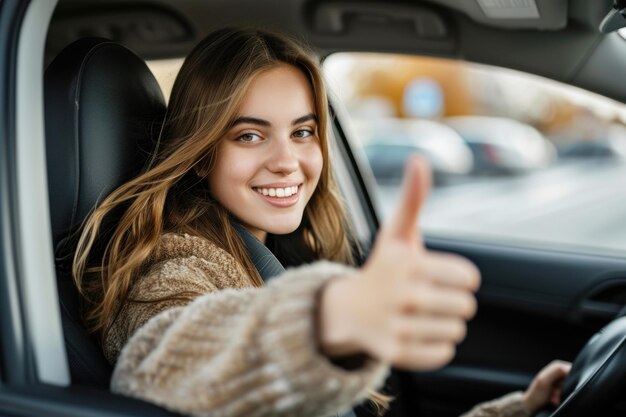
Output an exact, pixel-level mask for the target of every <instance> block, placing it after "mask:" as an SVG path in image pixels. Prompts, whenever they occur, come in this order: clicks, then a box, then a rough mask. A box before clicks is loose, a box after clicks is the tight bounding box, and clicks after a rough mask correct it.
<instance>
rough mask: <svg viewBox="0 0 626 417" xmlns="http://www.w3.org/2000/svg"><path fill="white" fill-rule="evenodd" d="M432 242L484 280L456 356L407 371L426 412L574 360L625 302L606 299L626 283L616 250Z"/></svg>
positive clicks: (521, 382)
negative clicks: (436, 366)
mask: <svg viewBox="0 0 626 417" xmlns="http://www.w3.org/2000/svg"><path fill="white" fill-rule="evenodd" d="M427 245H428V247H429V248H430V249H432V250H445V251H451V252H455V253H458V254H460V255H463V256H465V257H467V258H469V259H471V260H472V261H473V262H474V263H475V264H476V265H477V266H478V267H479V269H480V271H481V275H482V285H481V288H480V290H479V292H478V295H477V299H478V304H479V307H478V312H477V314H476V316H475V317H474V319H473V320H472V321H471V322H470V323H469V326H468V334H467V337H466V339H465V340H464V342H463V343H462V344H461V345H460V346H459V347H458V351H457V355H456V357H455V359H454V361H453V362H452V363H451V364H450V365H449V366H447V367H446V368H444V369H443V370H440V371H438V372H433V373H410V372H404V373H400V376H399V379H400V380H401V381H402V382H401V383H400V386H401V390H402V392H403V393H407V392H410V393H411V395H410V396H409V397H410V400H408V403H409V405H408V406H406V407H408V408H409V409H411V410H412V411H413V412H416V413H418V415H428V416H431V415H432V416H454V415H457V416H458V415H460V414H461V413H462V412H464V411H467V410H468V409H469V408H470V407H471V406H472V405H473V404H475V403H476V402H477V401H485V400H489V399H493V398H495V397H497V396H500V395H502V394H505V393H507V392H510V391H513V390H520V389H525V388H526V386H527V385H528V383H529V382H530V381H531V379H532V377H533V375H534V374H535V373H536V372H537V371H538V370H539V369H541V368H542V367H543V366H544V365H546V364H547V363H549V362H550V361H551V360H553V359H563V360H569V361H572V360H573V359H574V358H575V356H576V354H577V353H578V351H579V350H580V349H581V348H582V347H583V346H584V344H585V343H586V342H587V340H588V339H589V338H590V337H591V336H592V335H593V334H594V333H595V332H596V331H597V330H598V329H599V328H601V326H602V325H603V324H605V323H607V322H608V321H609V320H610V319H611V318H612V317H613V316H614V315H615V314H616V313H617V311H618V310H619V308H621V305H620V304H619V303H618V302H616V300H614V299H609V300H605V299H603V298H607V297H609V298H610V297H611V296H614V292H613V291H612V289H616V291H617V290H619V289H621V288H622V287H621V284H622V282H623V281H622V280H621V279H620V277H623V276H625V275H626V273H625V271H626V261H624V260H622V259H619V258H616V257H600V256H590V255H579V254H574V253H565V252H559V251H547V250H531V249H520V248H506V247H503V246H496V245H487V244H474V243H461V242H458V241H452V240H445V239H427ZM606 288H608V289H609V290H608V291H607V290H606ZM598 295H600V296H601V297H600V299H598V298H597V296H598ZM594 297H596V298H594ZM613 298H615V297H613ZM617 298H618V299H619V297H617Z"/></svg>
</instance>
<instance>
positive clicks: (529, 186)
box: [378, 161, 626, 255]
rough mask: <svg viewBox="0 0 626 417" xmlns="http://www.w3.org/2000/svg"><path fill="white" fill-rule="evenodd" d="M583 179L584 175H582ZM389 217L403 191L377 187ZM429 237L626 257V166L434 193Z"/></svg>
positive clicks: (602, 165)
mask: <svg viewBox="0 0 626 417" xmlns="http://www.w3.org/2000/svg"><path fill="white" fill-rule="evenodd" d="M583 174H584V175H583ZM378 191H379V193H378V194H379V207H380V208H381V210H382V212H383V215H384V216H385V215H388V214H389V213H390V211H391V209H392V208H393V207H394V202H395V198H396V195H397V193H398V187H397V186H380V187H379V190H378ZM421 224H422V226H423V228H424V230H425V231H426V232H427V233H432V234H434V235H444V236H457V237H460V236H467V237H474V238H475V237H480V238H482V239H488V240H494V239H495V240H497V241H502V240H503V239H504V240H506V241H508V242H515V241H519V242H523V241H528V240H532V241H535V242H536V241H540V242H546V243H549V244H550V246H552V244H556V245H557V246H559V247H561V248H566V247H569V246H572V247H580V246H585V247H586V248H587V249H589V250H593V248H597V249H602V250H603V251H605V252H606V251H607V250H609V251H611V252H614V253H615V254H617V255H623V254H626V164H623V163H622V164H619V163H607V162H600V161H597V162H596V161H594V162H573V163H567V164H561V165H557V166H555V167H553V168H550V169H547V170H544V171H539V172H536V173H533V174H530V175H526V176H518V177H494V178H480V179H477V180H475V181H467V182H459V183H457V184H454V185H450V186H446V187H439V188H436V189H435V190H433V193H432V194H431V198H430V200H429V202H428V203H427V205H426V207H425V209H424V212H423V216H422V221H421Z"/></svg>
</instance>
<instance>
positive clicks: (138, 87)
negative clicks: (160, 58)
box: [44, 38, 165, 247]
mask: <svg viewBox="0 0 626 417" xmlns="http://www.w3.org/2000/svg"><path fill="white" fill-rule="evenodd" d="M44 85H45V114H46V152H47V161H48V187H49V194H50V212H51V221H52V233H53V238H54V244H55V247H56V246H57V245H58V244H59V242H60V241H61V240H62V239H63V238H65V237H66V235H67V233H68V231H70V230H71V229H72V228H74V227H75V226H76V225H78V224H80V223H81V222H82V221H83V220H84V218H85V216H86V215H87V214H88V212H89V211H90V210H91V209H92V208H93V207H94V206H95V205H96V203H97V202H99V201H102V200H103V199H104V198H105V197H106V196H107V195H108V194H109V193H110V192H111V191H113V190H114V189H115V188H117V187H118V186H120V185H121V184H123V183H125V182H127V181H128V180H130V179H131V178H132V177H134V176H136V175H137V174H138V173H139V172H140V170H141V169H142V168H143V166H144V164H145V162H146V160H147V157H148V156H149V155H150V153H151V151H152V150H153V148H154V146H155V138H156V137H157V135H158V129H159V127H160V123H161V121H162V118H163V115H164V114H165V101H164V99H163V93H162V92H161V89H160V87H159V85H158V83H157V81H156V79H155V78H154V76H153V75H152V73H151V72H150V70H149V69H148V67H147V65H146V63H145V62H144V61H143V60H142V59H141V58H139V57H138V56H136V55H135V54H134V53H133V52H131V51H130V50H128V49H127V48H125V47H123V46H121V45H119V44H116V43H114V42H112V41H109V40H106V39H99V38H86V39H81V40H79V41H77V42H74V43H73V44H71V45H69V46H68V47H66V48H65V49H64V50H63V51H62V52H61V53H60V54H59V55H58V56H57V57H56V58H55V59H54V61H53V62H52V63H51V64H50V65H49V66H48V68H47V69H46V72H45V76H44Z"/></svg>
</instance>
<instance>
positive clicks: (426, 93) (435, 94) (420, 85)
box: [403, 77, 444, 117]
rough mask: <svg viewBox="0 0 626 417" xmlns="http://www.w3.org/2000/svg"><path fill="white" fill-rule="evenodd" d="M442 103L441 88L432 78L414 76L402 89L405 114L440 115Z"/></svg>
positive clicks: (415, 115) (419, 115) (420, 115)
mask: <svg viewBox="0 0 626 417" xmlns="http://www.w3.org/2000/svg"><path fill="white" fill-rule="evenodd" d="M443 105H444V98H443V90H442V89H441V86H440V85H439V83H438V82H437V81H435V80H433V79H432V78H426V77H421V78H416V79H414V80H412V81H411V82H409V83H408V84H407V86H406V88H405V89H404V97H403V106H404V111H405V113H406V114H407V116H412V117H437V116H441V115H442V114H443V110H444V108H443Z"/></svg>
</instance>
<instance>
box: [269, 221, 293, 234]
mask: <svg viewBox="0 0 626 417" xmlns="http://www.w3.org/2000/svg"><path fill="white" fill-rule="evenodd" d="M300 223H301V221H297V222H289V223H287V224H285V223H283V224H280V225H270V226H269V227H268V228H267V229H265V230H266V231H267V232H268V233H271V234H273V235H287V234H289V233H292V232H295V231H296V229H297V228H298V227H299V226H300Z"/></svg>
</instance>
